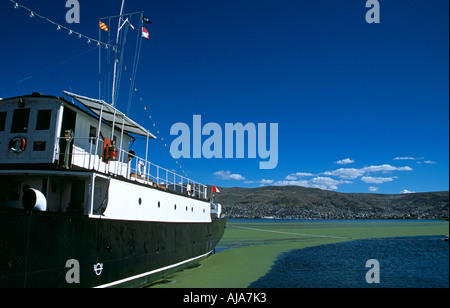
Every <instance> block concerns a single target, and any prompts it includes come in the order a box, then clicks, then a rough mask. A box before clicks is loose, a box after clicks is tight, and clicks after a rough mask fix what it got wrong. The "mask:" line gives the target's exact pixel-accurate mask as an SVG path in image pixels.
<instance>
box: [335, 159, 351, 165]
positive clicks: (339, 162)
mask: <svg viewBox="0 0 450 308" xmlns="http://www.w3.org/2000/svg"><path fill="white" fill-rule="evenodd" d="M354 162H355V161H354V160H353V159H350V158H346V159H341V160H338V161H337V162H336V164H339V165H347V164H353V163H354Z"/></svg>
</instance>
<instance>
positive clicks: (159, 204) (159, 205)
mask: <svg viewBox="0 0 450 308" xmlns="http://www.w3.org/2000/svg"><path fill="white" fill-rule="evenodd" d="M160 207H161V201H158V209H159V208H160Z"/></svg>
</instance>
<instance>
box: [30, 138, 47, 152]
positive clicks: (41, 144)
mask: <svg viewBox="0 0 450 308" xmlns="http://www.w3.org/2000/svg"><path fill="white" fill-rule="evenodd" d="M45 144H46V142H45V141H35V142H34V143H33V151H34V152H44V151H45Z"/></svg>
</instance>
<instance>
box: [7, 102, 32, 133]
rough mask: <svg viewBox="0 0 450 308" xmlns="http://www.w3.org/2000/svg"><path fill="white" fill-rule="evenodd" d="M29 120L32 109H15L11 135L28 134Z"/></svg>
mask: <svg viewBox="0 0 450 308" xmlns="http://www.w3.org/2000/svg"><path fill="white" fill-rule="evenodd" d="M29 119H30V108H27V109H15V110H14V114H13V120H12V125H11V133H26V132H27V131H28V120H29Z"/></svg>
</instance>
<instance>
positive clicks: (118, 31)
mask: <svg viewBox="0 0 450 308" xmlns="http://www.w3.org/2000/svg"><path fill="white" fill-rule="evenodd" d="M124 8H125V0H122V6H121V7H120V14H119V15H120V17H119V22H118V25H117V36H116V48H115V49H116V50H115V53H114V55H115V56H114V75H113V85H112V95H111V105H112V106H113V107H115V105H116V102H115V98H114V96H115V89H116V71H117V45H118V44H119V35H120V30H121V29H122V27H121V25H120V22H121V21H122V14H123V10H124ZM122 26H123V25H122Z"/></svg>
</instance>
